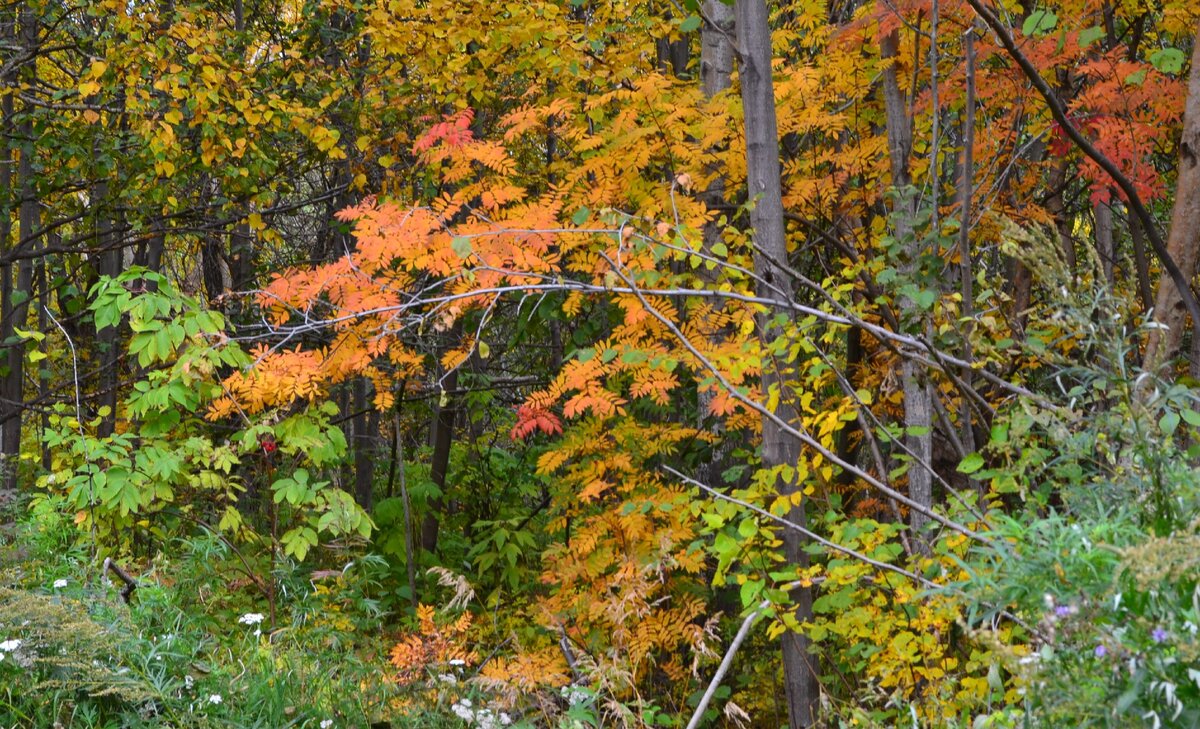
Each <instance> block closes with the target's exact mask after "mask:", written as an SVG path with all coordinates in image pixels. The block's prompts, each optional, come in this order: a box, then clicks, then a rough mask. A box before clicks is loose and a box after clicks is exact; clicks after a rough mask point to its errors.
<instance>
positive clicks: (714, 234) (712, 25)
mask: <svg viewBox="0 0 1200 729" xmlns="http://www.w3.org/2000/svg"><path fill="white" fill-rule="evenodd" d="M704 21H705V22H704V25H703V27H702V28H701V31H700V88H701V90H702V91H703V92H704V98H705V99H711V98H712V97H714V96H716V95H717V94H719V93H720V92H722V91H724V90H726V89H728V88H729V87H730V86H732V85H733V55H734V54H733V34H734V30H735V29H734V15H733V7H732V6H731V5H727V4H725V3H723V2H721V0H705V3H704ZM712 171H713V172H716V173H721V172H723V170H717V169H713V170H712ZM699 198H700V200H701V201H702V202H703V203H704V204H705V206H706V207H707V208H708V209H709V213H710V215H716V214H717V211H719V210H720V209H721V208H722V207H723V206H724V205H725V177H724V176H723V175H722V174H717V176H716V177H714V178H713V180H712V181H711V182H710V183H709V184H708V187H707V188H705V190H704V191H703V192H701V193H700V195H699ZM701 234H702V236H703V242H702V245H703V247H704V251H705V252H706V253H708V254H709V255H712V254H713V253H712V252H713V249H714V247H715V246H716V244H717V243H719V242H720V241H721V235H722V228H721V226H719V225H717V222H716V220H712V221H710V222H708V223H706V224H705V225H704V229H703V231H702V233H701ZM700 275H701V276H702V277H704V278H705V280H706V281H707V282H709V283H712V282H715V281H716V278H717V277H718V276H719V275H720V268H715V269H713V270H712V271H711V272H710V271H708V270H707V269H705V268H701V269H700ZM709 336H710V339H713V340H718V339H719V338H720V336H721V335H720V334H719V333H718V332H712V333H711V334H710V335H709ZM715 397H716V393H715V392H714V391H712V390H708V389H703V390H700V391H699V392H697V393H696V405H697V407H696V411H697V413H696V415H697V419H698V420H699V421H700V427H704V424H705V422H707V421H708V418H709V411H710V409H711V405H712V402H713V400H714V398H715ZM712 430H713V431H714V432H716V433H718V434H721V433H723V432H724V427H723V426H722V424H721V423H719V422H717V423H714V424H713V425H712ZM731 448H732V443H731V442H729V440H728V439H725V438H721V439H720V440H719V441H718V442H717V444H716V446H715V447H714V449H713V453H712V456H711V457H710V458H708V459H707V461H706V462H705V463H704V464H703V465H701V467H700V469H699V475H700V479H701V480H702V481H704V482H705V483H714V482H716V481H717V480H718V479H719V478H720V476H721V474H722V473H723V471H724V469H725V464H726V461H727V458H728V452H729V451H730V449H731Z"/></svg>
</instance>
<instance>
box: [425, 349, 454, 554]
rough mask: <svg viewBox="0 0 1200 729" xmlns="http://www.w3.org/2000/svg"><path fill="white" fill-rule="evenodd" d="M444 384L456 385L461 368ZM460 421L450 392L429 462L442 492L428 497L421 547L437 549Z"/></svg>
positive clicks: (435, 430)
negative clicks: (455, 427) (448, 476)
mask: <svg viewBox="0 0 1200 729" xmlns="http://www.w3.org/2000/svg"><path fill="white" fill-rule="evenodd" d="M443 385H444V387H445V389H446V392H451V391H453V390H455V389H457V388H458V370H454V371H453V372H451V373H450V374H448V375H446V379H445V381H444V383H443ZM457 421H458V407H457V405H456V403H455V400H454V396H453V395H447V400H446V404H445V405H439V406H438V409H437V414H436V415H435V416H434V419H433V432H432V433H431V438H430V440H431V441H432V445H433V456H432V457H431V459H430V463H429V480H430V481H432V482H433V483H434V485H436V486H437V488H438V491H439V492H441V493H440V495H439V496H437V497H436V498H433V499H430V500H429V509H428V511H426V512H425V517H424V518H423V519H422V520H421V549H423V550H425V551H426V552H436V551H437V543H438V528H439V527H440V525H441V517H442V513H443V512H444V511H445V510H446V497H445V494H446V474H447V472H448V471H449V470H450V446H451V445H453V444H454V425H455V423H456V422H457Z"/></svg>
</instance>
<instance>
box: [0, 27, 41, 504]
mask: <svg viewBox="0 0 1200 729" xmlns="http://www.w3.org/2000/svg"><path fill="white" fill-rule="evenodd" d="M18 22H19V25H20V32H21V45H22V46H24V49H25V52H26V54H27V55H28V58H29V59H30V60H29V61H28V62H27V63H26V64H25V66H24V67H23V68H22V69H21V77H22V81H23V83H24V84H26V85H27V86H29V87H33V86H36V84H37V76H36V73H37V62H36V59H37V45H38V20H37V16H36V14H35V12H34V9H33V8H32V7H30V5H29V4H28V3H26V4H23V5H21V10H20V15H19V19H18ZM24 111H25V113H24V117H23V118H22V120H21V123H20V124H19V125H18V130H17V138H18V140H19V144H20V151H19V155H20V162H19V164H18V167H17V180H18V185H17V186H18V189H19V190H20V195H21V203H20V207H19V213H18V218H19V220H18V227H17V236H18V239H19V240H20V241H21V247H22V248H30V247H33V246H34V245H35V244H34V241H33V237H34V231H35V230H36V229H37V227H38V218H39V217H40V216H39V213H38V201H37V188H36V186H35V178H34V173H33V157H34V155H35V154H36V148H37V145H36V140H35V139H34V133H33V117H32V111H33V110H32V108H30V107H28V106H26V108H25V110H24ZM10 276H11V273H10V272H8V271H6V272H5V274H4V277H5V283H6V284H8V285H9V286H10V287H11V286H12V285H11V284H10V283H9V282H10V280H11V279H10ZM32 295H33V259H31V258H24V259H22V260H21V261H20V262H19V263H18V264H17V280H16V285H15V287H12V288H11V289H10V293H9V296H8V299H7V301H6V304H7V306H6V307H5V311H4V316H5V323H4V327H3V328H2V329H3V334H4V336H3V341H4V343H5V345H6V347H7V352H6V354H7V357H6V360H7V362H6V363H7V372H6V373H5V375H4V381H3V385H2V386H0V391H2V392H3V397H4V403H3V407H4V426H3V437H2V438H0V450H2V451H3V453H4V464H5V467H6V468H5V473H4V485H5V487H6V488H9V489H15V488H16V487H17V476H18V468H17V464H18V462H19V460H20V455H21V425H22V419H23V418H22V416H23V414H24V409H25V387H24V385H25V347H24V346H23V344H21V343H19V342H14V339H13V334H14V328H15V327H17V326H20V327H22V328H24V327H27V326H28V324H27V322H26V321H25V320H26V318H28V316H29V302H30V299H31V298H32Z"/></svg>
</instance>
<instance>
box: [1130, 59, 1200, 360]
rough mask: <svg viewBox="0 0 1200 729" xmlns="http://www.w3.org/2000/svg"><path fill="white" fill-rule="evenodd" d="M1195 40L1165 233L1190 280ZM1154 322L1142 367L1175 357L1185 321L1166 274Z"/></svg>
mask: <svg viewBox="0 0 1200 729" xmlns="http://www.w3.org/2000/svg"><path fill="white" fill-rule="evenodd" d="M1197 41H1198V42H1196V43H1195V44H1194V48H1193V49H1192V70H1191V73H1190V74H1189V75H1188V95H1187V107H1186V108H1185V109H1184V112H1183V136H1182V138H1181V139H1180V140H1179V181H1178V183H1177V184H1176V187H1175V208H1174V210H1173V211H1172V213H1171V231H1170V233H1169V234H1168V237H1167V253H1169V254H1170V257H1171V258H1172V259H1174V260H1175V263H1176V265H1178V266H1179V270H1180V271H1181V272H1182V273H1183V275H1184V278H1186V279H1187V280H1189V281H1190V280H1191V279H1192V277H1193V276H1194V275H1195V274H1196V263H1197V257H1198V256H1200V244H1198V242H1197V238H1200V38H1197ZM1154 321H1155V323H1157V324H1159V325H1161V326H1160V327H1157V328H1154V329H1151V330H1150V334H1149V336H1148V337H1147V339H1146V354H1145V358H1144V359H1143V361H1142V366H1143V367H1144V368H1145V369H1146V370H1147V371H1150V372H1155V371H1158V370H1159V369H1160V368H1161V367H1163V366H1164V365H1166V364H1168V363H1169V362H1170V361H1171V360H1172V359H1174V357H1175V355H1176V354H1177V353H1178V351H1179V343H1180V341H1181V340H1182V339H1183V329H1184V326H1185V325H1186V324H1187V309H1186V307H1185V306H1184V303H1183V298H1182V297H1181V296H1180V295H1179V291H1178V290H1177V289H1176V288H1175V283H1174V282H1173V281H1172V280H1171V278H1170V277H1169V276H1166V275H1163V276H1162V277H1161V278H1160V280H1159V284H1158V295H1157V296H1156V297H1155V301H1154ZM1193 336H1195V334H1193Z"/></svg>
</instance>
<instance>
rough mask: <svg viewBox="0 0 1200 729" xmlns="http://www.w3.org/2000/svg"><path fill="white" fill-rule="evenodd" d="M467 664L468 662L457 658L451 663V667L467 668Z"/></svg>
mask: <svg viewBox="0 0 1200 729" xmlns="http://www.w3.org/2000/svg"><path fill="white" fill-rule="evenodd" d="M466 663H467V662H466V661H464V660H463V659H461V658H455V659H454V660H452V661H450V665H451V666H465V665H466Z"/></svg>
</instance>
